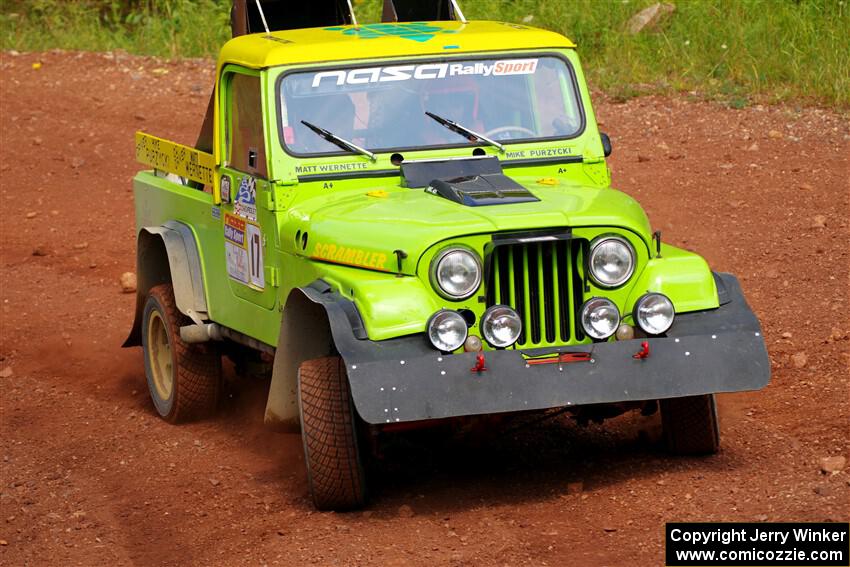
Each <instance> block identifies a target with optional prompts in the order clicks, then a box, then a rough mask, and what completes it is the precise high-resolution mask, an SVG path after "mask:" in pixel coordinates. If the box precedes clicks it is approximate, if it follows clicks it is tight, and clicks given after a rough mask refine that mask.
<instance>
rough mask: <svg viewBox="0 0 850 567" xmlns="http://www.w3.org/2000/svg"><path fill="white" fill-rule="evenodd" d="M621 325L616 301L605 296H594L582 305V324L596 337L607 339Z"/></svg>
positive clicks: (587, 331) (589, 333)
mask: <svg viewBox="0 0 850 567" xmlns="http://www.w3.org/2000/svg"><path fill="white" fill-rule="evenodd" d="M619 325H620V311H619V310H618V309H617V306H616V305H614V302H613V301H611V300H610V299H605V298H604V297H593V298H591V299H588V300H587V301H586V302H585V303H584V305H582V306H581V326H582V327H583V328H584V332H585V333H587V334H588V335H589V336H591V337H592V338H594V339H598V340H603V339H607V338H608V337H610V336H611V335H613V334H614V333H615V332H617V327H618V326H619Z"/></svg>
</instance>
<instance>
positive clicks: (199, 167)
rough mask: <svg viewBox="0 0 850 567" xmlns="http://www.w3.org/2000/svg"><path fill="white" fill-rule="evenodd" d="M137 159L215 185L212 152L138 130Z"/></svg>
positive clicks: (166, 170) (187, 177)
mask: <svg viewBox="0 0 850 567" xmlns="http://www.w3.org/2000/svg"><path fill="white" fill-rule="evenodd" d="M136 161H138V162H139V163H143V164H145V165H149V166H151V167H153V168H155V169H159V170H161V171H165V172H167V173H173V174H175V175H179V176H180V177H185V178H186V179H191V180H192V181H197V182H198V183H203V184H204V185H213V171H214V170H215V158H214V157H213V155H212V154H208V153H206V152H202V151H200V150H196V149H195V148H190V147H189V146H184V145H183V144H177V143H174V142H169V141H168V140H163V139H162V138H157V137H156V136H151V135H150V134H145V133H144V132H136Z"/></svg>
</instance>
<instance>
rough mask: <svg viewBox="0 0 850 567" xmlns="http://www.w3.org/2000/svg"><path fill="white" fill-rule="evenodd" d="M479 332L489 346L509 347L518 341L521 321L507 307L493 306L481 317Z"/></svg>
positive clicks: (515, 313) (514, 312)
mask: <svg viewBox="0 0 850 567" xmlns="http://www.w3.org/2000/svg"><path fill="white" fill-rule="evenodd" d="M481 332H482V333H483V334H484V338H485V339H487V342H488V343H490V345H491V346H494V347H496V348H505V347H509V346H511V345H512V344H514V343H515V342H517V339H519V335H520V333H521V332H522V319H520V317H519V314H518V313H517V312H516V311H514V310H513V309H511V308H510V307H508V306H507V305H494V306H492V307H490V308H489V309H487V311H485V312H484V316H483V317H481Z"/></svg>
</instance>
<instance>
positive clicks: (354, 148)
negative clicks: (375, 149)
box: [301, 120, 378, 161]
mask: <svg viewBox="0 0 850 567" xmlns="http://www.w3.org/2000/svg"><path fill="white" fill-rule="evenodd" d="M301 124H303V125H304V126H306V127H307V128H309V129H310V130H312V131H313V132H315V133H316V134H318V135H319V136H321V137H322V138H324V139H325V140H327V141H328V142H330V143H332V144H334V145H336V146H339V147H340V148H342V149H343V150H348V151H349V152H351V153H354V154H360V155H363V156H366V157H367V158H369V159H370V160H372V161H377V159H378V158H376V157H375V154H373V153H372V152H370V151H369V150H367V149H365V148H361V147H360V146H358V145H357V144H355V143H354V142H349V141H348V140H346V139H344V138H340V137H339V136H337V135H336V134H334V133H333V132H329V131H327V130H325V129H324V128H319V127H318V126H316V125H315V124H310V123H309V122H307V121H306V120H302V121H301Z"/></svg>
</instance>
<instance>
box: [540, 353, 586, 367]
mask: <svg viewBox="0 0 850 567" xmlns="http://www.w3.org/2000/svg"><path fill="white" fill-rule="evenodd" d="M589 361H590V353H589V352H565V353H562V354H560V355H557V356H554V357H551V358H532V359H530V360H526V361H525V362H526V364H529V365H534V364H565V363H569V362H589Z"/></svg>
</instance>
